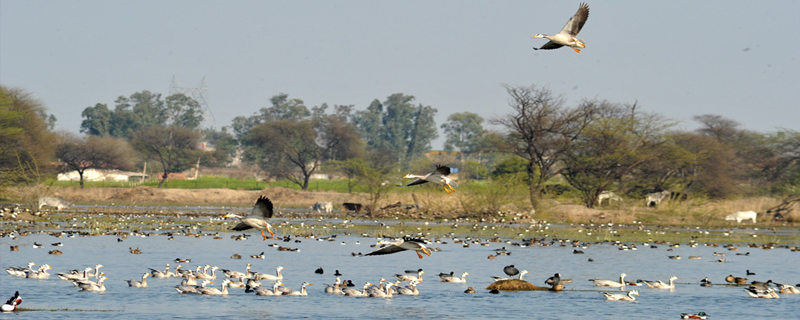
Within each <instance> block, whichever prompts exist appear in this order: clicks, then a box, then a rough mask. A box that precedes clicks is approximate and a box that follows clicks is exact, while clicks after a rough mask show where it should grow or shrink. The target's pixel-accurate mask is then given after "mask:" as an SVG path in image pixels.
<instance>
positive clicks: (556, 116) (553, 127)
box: [492, 86, 596, 208]
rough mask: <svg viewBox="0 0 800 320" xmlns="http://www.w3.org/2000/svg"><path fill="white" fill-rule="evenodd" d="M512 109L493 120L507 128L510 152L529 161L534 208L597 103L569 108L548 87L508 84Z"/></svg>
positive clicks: (529, 180)
mask: <svg viewBox="0 0 800 320" xmlns="http://www.w3.org/2000/svg"><path fill="white" fill-rule="evenodd" d="M505 88H506V91H507V92H508V94H509V95H510V96H511V102H510V105H511V107H512V108H513V112H512V113H509V114H507V115H506V116H503V117H501V118H499V119H496V120H493V121H492V122H493V123H495V124H499V125H501V126H503V127H505V129H506V130H507V131H508V137H509V140H510V143H509V146H510V148H509V150H508V151H509V152H510V153H512V154H515V155H517V156H519V157H522V158H523V159H525V160H527V161H528V167H527V173H528V185H529V189H530V201H531V204H532V205H533V207H534V208H536V206H537V204H538V198H539V197H540V196H541V194H542V191H543V189H544V184H545V183H546V182H547V181H548V180H550V179H551V178H552V177H553V176H554V175H556V174H557V171H556V170H553V166H554V165H555V164H556V163H558V161H560V160H561V157H562V156H563V155H564V154H565V153H567V152H569V151H570V150H571V149H572V148H573V147H574V143H575V142H576V140H578V138H579V137H580V135H581V134H582V133H583V130H584V129H585V128H586V127H587V126H588V125H589V123H590V121H591V119H592V116H593V114H594V112H595V108H596V106H595V103H589V102H584V103H582V104H581V105H580V106H578V107H576V108H574V109H570V108H567V107H564V100H563V98H561V97H559V96H556V95H554V94H553V92H552V91H550V90H549V89H547V88H537V87H536V86H530V87H512V86H505Z"/></svg>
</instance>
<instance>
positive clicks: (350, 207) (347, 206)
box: [342, 202, 363, 213]
mask: <svg viewBox="0 0 800 320" xmlns="http://www.w3.org/2000/svg"><path fill="white" fill-rule="evenodd" d="M361 207H363V206H362V205H361V204H360V203H352V202H345V203H342V208H344V210H345V211H355V212H356V213H361Z"/></svg>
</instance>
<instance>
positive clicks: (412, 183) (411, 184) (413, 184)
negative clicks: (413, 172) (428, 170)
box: [405, 179, 428, 187]
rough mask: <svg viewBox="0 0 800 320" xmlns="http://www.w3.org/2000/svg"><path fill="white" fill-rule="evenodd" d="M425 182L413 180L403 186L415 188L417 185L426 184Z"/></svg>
mask: <svg viewBox="0 0 800 320" xmlns="http://www.w3.org/2000/svg"><path fill="white" fill-rule="evenodd" d="M427 182H428V181H427V180H422V179H417V180H414V181H412V182H411V183H409V184H407V185H405V187H410V186H416V185H418V184H423V183H427Z"/></svg>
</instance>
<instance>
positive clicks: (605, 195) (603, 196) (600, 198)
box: [597, 191, 623, 206]
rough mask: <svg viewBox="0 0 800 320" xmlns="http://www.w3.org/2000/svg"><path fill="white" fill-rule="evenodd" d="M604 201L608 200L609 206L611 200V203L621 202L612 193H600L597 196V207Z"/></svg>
mask: <svg viewBox="0 0 800 320" xmlns="http://www.w3.org/2000/svg"><path fill="white" fill-rule="evenodd" d="M604 199H608V203H609V204H611V201H612V200H613V201H623V200H622V198H620V197H619V196H618V195H617V194H616V193H614V192H612V191H603V192H600V194H599V195H597V205H598V206H599V205H602V204H603V200H604Z"/></svg>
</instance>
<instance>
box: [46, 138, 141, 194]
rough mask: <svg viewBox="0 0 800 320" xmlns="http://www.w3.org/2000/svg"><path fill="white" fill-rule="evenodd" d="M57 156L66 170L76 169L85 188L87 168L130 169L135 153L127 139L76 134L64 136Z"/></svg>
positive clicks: (59, 144) (57, 149)
mask: <svg viewBox="0 0 800 320" xmlns="http://www.w3.org/2000/svg"><path fill="white" fill-rule="evenodd" d="M56 158H58V159H59V160H60V161H61V162H62V163H63V166H64V169H65V170H76V171H78V175H79V176H80V185H81V188H83V173H84V172H85V171H86V170H87V169H129V168H132V167H133V162H134V159H135V153H134V151H133V148H132V147H131V146H130V144H128V142H127V141H125V140H122V139H119V138H113V137H98V136H91V135H90V136H85V137H77V136H74V135H67V136H64V137H63V139H62V141H60V142H59V143H58V145H57V146H56Z"/></svg>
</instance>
